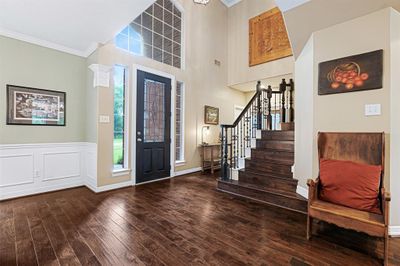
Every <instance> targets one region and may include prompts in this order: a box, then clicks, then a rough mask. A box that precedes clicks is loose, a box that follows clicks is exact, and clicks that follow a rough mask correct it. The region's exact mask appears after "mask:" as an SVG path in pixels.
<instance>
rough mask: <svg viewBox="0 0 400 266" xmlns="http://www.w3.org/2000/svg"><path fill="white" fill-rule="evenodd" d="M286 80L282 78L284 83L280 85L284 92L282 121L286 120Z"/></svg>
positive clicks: (282, 92)
mask: <svg viewBox="0 0 400 266" xmlns="http://www.w3.org/2000/svg"><path fill="white" fill-rule="evenodd" d="M286 86H287V84H286V81H285V79H282V83H281V84H280V85H279V91H280V92H281V94H282V99H281V100H282V109H281V122H283V123H284V122H286V107H285V94H286V93H285V92H286Z"/></svg>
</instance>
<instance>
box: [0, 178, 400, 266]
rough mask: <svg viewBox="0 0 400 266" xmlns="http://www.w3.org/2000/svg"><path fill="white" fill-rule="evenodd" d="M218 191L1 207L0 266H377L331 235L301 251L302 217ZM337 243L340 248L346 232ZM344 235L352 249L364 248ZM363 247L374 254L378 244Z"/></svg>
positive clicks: (398, 250)
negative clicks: (354, 246)
mask: <svg viewBox="0 0 400 266" xmlns="http://www.w3.org/2000/svg"><path fill="white" fill-rule="evenodd" d="M215 187H216V181H215V178H214V177H212V176H207V175H196V174H194V175H189V176H184V177H179V178H174V179H172V180H167V181H162V182H157V183H153V184H147V185H142V186H138V187H132V188H125V189H120V190H115V191H109V192H104V193H99V194H94V193H92V192H91V191H89V190H88V189H86V188H75V189H70V190H64V191H59V192H52V193H47V194H42V195H37V196H31V197H26V198H21V199H15V200H10V201H4V202H0V230H1V231H0V239H1V241H0V265H1V266H3V265H37V264H39V265H59V264H60V265H79V264H81V265H162V266H163V265H174V266H175V265H178V266H179V265H218V266H219V265H352V266H353V265H362V266H367V265H380V264H381V260H379V259H377V258H376V254H375V253H371V254H365V253H361V252H359V251H356V250H353V249H349V248H346V247H344V246H342V245H341V244H340V243H337V242H335V240H336V237H335V234H334V230H333V231H331V232H330V231H323V230H322V231H321V232H317V233H318V234H317V235H316V236H315V237H314V238H313V239H312V240H311V241H307V240H306V238H305V228H306V219H305V216H304V215H301V214H297V213H292V212H290V211H286V210H282V209H277V208H274V207H270V206H265V205H261V204H257V203H253V202H248V201H245V200H242V199H237V198H233V197H231V196H230V195H227V194H224V193H220V192H217V191H216V190H215ZM325 233H326V234H328V235H327V237H325V236H323V237H320V236H319V234H325ZM340 234H341V237H340V238H337V239H338V240H341V239H345V238H342V237H343V235H346V231H343V232H341V233H340ZM349 235H351V237H352V238H353V239H352V241H351V242H352V243H353V244H356V243H357V241H363V240H364V239H365V238H364V236H362V235H361V234H358V233H352V234H349ZM372 240H373V239H372ZM360 246H362V247H364V246H365V247H366V246H368V247H369V248H370V249H375V250H381V249H382V242H381V241H380V240H377V241H376V242H373V243H372V244H371V245H370V244H368V245H360ZM399 254H400V239H394V238H393V239H391V240H390V265H400V255H399Z"/></svg>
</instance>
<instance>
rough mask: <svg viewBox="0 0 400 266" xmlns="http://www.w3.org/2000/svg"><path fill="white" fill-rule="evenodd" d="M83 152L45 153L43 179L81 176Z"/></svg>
mask: <svg viewBox="0 0 400 266" xmlns="http://www.w3.org/2000/svg"><path fill="white" fill-rule="evenodd" d="M81 160H82V158H81V152H80V151H74V152H69V151H65V152H47V153H44V154H43V181H49V180H55V179H62V178H71V177H79V176H81Z"/></svg>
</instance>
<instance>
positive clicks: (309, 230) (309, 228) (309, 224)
mask: <svg viewBox="0 0 400 266" xmlns="http://www.w3.org/2000/svg"><path fill="white" fill-rule="evenodd" d="M312 224H313V218H312V217H311V216H310V215H307V240H310V239H311V235H312Z"/></svg>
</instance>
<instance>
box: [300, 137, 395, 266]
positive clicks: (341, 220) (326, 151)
mask: <svg viewBox="0 0 400 266" xmlns="http://www.w3.org/2000/svg"><path fill="white" fill-rule="evenodd" d="M318 157H319V159H333V160H347V161H353V162H358V163H365V164H372V165H380V166H381V167H382V174H381V183H380V184H381V185H380V194H379V201H380V205H381V206H380V207H381V211H382V214H375V213H370V212H366V211H360V210H356V209H352V208H349V207H345V206H341V205H337V204H334V203H330V202H326V201H323V200H320V199H319V191H320V182H319V177H318V178H317V179H316V180H315V181H314V180H312V179H309V180H308V182H307V185H308V187H309V190H308V219H307V239H310V238H311V234H312V223H313V219H314V218H316V219H319V220H322V221H325V222H328V223H331V224H335V225H337V226H339V227H343V228H346V229H352V230H355V231H358V232H363V233H366V234H368V235H371V236H375V237H383V238H384V264H385V265H387V263H388V252H389V245H388V244H389V235H388V224H389V202H390V193H389V192H386V191H385V188H384V161H385V135H384V133H321V132H320V133H318Z"/></svg>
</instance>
